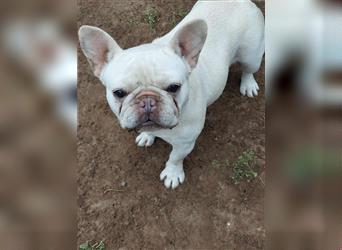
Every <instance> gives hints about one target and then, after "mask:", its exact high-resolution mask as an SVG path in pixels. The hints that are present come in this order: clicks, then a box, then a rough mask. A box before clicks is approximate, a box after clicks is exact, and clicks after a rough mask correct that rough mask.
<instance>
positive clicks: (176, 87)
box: [166, 84, 180, 93]
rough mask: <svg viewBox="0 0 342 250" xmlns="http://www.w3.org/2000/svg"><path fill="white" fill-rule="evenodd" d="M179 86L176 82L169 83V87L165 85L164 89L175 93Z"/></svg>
mask: <svg viewBox="0 0 342 250" xmlns="http://www.w3.org/2000/svg"><path fill="white" fill-rule="evenodd" d="M179 88H180V85H178V84H171V85H169V87H167V89H166V91H167V92H170V93H176V92H177V91H178V90H179Z"/></svg>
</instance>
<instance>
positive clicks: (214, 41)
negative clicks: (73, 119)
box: [78, 0, 265, 189]
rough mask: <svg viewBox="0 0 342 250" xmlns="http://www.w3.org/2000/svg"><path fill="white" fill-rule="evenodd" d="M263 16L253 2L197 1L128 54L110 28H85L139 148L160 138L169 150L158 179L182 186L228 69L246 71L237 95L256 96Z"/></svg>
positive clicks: (88, 49) (87, 46) (85, 46)
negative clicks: (186, 161)
mask: <svg viewBox="0 0 342 250" xmlns="http://www.w3.org/2000/svg"><path fill="white" fill-rule="evenodd" d="M264 26H265V24H264V17H263V14H262V12H261V11H260V9H259V8H257V6H256V5H255V4H254V3H253V2H251V1H249V0H239V1H198V2H197V3H196V4H195V5H194V7H193V8H192V10H191V12H190V13H189V14H188V15H187V16H186V17H185V18H184V19H183V20H182V21H181V22H180V23H179V24H178V25H177V26H176V27H175V28H174V29H173V30H171V31H170V32H169V33H167V34H166V35H164V36H163V37H160V38H157V39H155V40H154V41H153V42H152V43H148V44H142V45H140V46H137V47H133V48H129V49H126V50H123V49H121V48H120V46H119V45H118V44H117V43H116V41H115V40H114V39H113V38H112V37H111V36H110V35H109V34H107V33H106V32H105V31H103V30H101V29H99V28H97V27H92V26H87V25H84V26H81V27H80V29H79V33H78V35H79V40H80V45H81V49H82V51H83V53H84V55H85V56H86V58H87V60H88V61H89V63H90V65H91V68H92V70H93V72H94V75H95V76H96V77H98V78H99V79H100V80H101V82H102V83H103V85H104V86H105V88H106V97H107V100H108V103H109V106H110V108H111V110H112V111H113V112H114V114H115V115H116V116H117V118H118V120H119V122H120V125H121V127H122V128H124V129H137V130H138V131H139V133H140V134H139V135H138V136H137V137H136V143H137V145H138V146H141V147H149V146H151V145H152V144H153V142H154V140H155V138H156V137H159V138H161V139H163V140H164V141H166V142H168V143H169V144H171V145H172V152H171V154H170V156H169V159H168V161H167V162H166V166H165V168H164V170H163V171H162V172H161V174H160V180H162V181H164V185H165V186H166V187H167V188H172V189H174V188H176V187H178V186H179V185H180V184H181V183H183V182H184V179H185V174H184V170H183V160H184V158H185V157H186V156H187V155H188V154H190V152H191V151H192V150H193V148H194V146H195V142H196V139H197V138H198V136H199V135H200V133H201V131H202V129H203V127H204V122H205V116H206V111H207V107H208V106H209V105H210V104H212V103H213V102H215V101H216V100H217V99H218V98H219V96H220V95H221V94H222V92H223V90H224V88H225V85H226V82H227V78H228V73H229V66H230V65H231V64H233V63H236V62H238V63H240V64H241V65H242V67H243V73H242V77H241V85H240V92H241V94H242V95H247V96H248V97H253V96H256V95H257V94H258V90H259V87H258V84H257V82H256V80H255V79H254V76H253V73H256V72H257V71H258V70H259V68H260V65H261V62H262V58H263V55H264V50H265V46H264Z"/></svg>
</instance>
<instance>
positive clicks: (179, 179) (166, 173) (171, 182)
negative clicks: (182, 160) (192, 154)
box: [160, 164, 185, 189]
mask: <svg viewBox="0 0 342 250" xmlns="http://www.w3.org/2000/svg"><path fill="white" fill-rule="evenodd" d="M184 179H185V174H184V170H183V167H182V166H176V165H171V164H170V165H166V167H165V168H164V170H163V171H162V172H161V173H160V180H161V181H163V180H164V185H165V187H167V188H170V187H171V188H172V189H175V188H176V187H178V186H179V185H180V184H182V183H183V182H184Z"/></svg>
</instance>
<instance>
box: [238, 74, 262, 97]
mask: <svg viewBox="0 0 342 250" xmlns="http://www.w3.org/2000/svg"><path fill="white" fill-rule="evenodd" d="M258 90H259V86H258V83H257V82H256V81H255V80H254V78H251V79H248V80H245V81H242V82H241V85H240V93H241V94H242V95H243V96H245V95H247V96H248V97H254V96H257V95H258Z"/></svg>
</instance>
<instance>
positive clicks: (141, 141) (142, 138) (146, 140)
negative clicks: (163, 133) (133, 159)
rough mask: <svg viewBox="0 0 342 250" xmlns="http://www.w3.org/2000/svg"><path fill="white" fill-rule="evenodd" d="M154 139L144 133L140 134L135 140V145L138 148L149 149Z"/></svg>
mask: <svg viewBox="0 0 342 250" xmlns="http://www.w3.org/2000/svg"><path fill="white" fill-rule="evenodd" d="M154 138H155V136H153V135H150V134H148V133H146V132H142V133H140V135H138V136H137V138H136V139H135V143H136V144H137V145H138V146H139V147H150V146H151V145H152V144H153V142H154Z"/></svg>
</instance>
